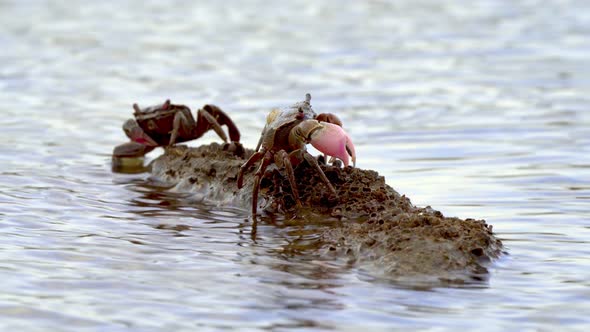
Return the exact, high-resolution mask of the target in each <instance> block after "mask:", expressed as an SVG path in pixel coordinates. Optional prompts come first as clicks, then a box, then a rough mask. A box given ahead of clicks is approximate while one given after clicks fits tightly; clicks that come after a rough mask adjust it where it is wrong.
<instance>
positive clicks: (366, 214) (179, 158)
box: [150, 143, 502, 283]
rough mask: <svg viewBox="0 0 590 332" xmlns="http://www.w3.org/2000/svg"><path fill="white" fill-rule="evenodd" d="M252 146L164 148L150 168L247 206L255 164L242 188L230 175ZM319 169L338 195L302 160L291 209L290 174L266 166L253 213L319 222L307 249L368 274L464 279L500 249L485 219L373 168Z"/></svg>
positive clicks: (178, 183) (177, 183)
mask: <svg viewBox="0 0 590 332" xmlns="http://www.w3.org/2000/svg"><path fill="white" fill-rule="evenodd" d="M252 153H253V151H252V150H248V149H246V150H244V149H243V148H241V146H238V147H236V146H234V145H220V144H216V143H213V144H211V145H204V146H200V147H197V148H188V147H186V146H182V145H180V146H175V147H171V148H167V149H166V151H165V153H164V154H163V155H162V156H160V157H158V158H157V159H156V160H154V161H153V162H152V163H151V165H150V166H151V167H150V169H151V173H152V175H153V176H155V177H156V178H158V179H159V180H161V181H165V182H167V183H170V184H171V185H174V190H177V191H182V192H191V193H194V194H195V195H198V196H199V197H200V198H201V199H203V200H205V201H208V202H212V203H215V204H219V205H231V206H239V207H243V208H244V209H246V210H247V211H250V207H251V200H252V186H253V176H250V175H252V174H253V173H254V171H255V166H256V165H255V166H253V167H252V168H251V169H250V170H249V172H248V174H247V175H246V176H245V179H244V180H245V184H244V187H243V188H242V189H238V188H237V185H236V179H237V176H238V171H239V168H240V166H241V165H242V164H243V163H244V161H245V160H247V158H248V157H249V156H250V155H251V154H252ZM322 169H323V170H324V173H325V174H326V176H327V177H328V179H329V180H330V182H331V183H332V184H333V185H334V188H335V189H336V191H337V196H336V197H334V196H332V195H331V193H330V191H329V190H328V188H327V187H326V186H325V184H324V183H323V182H322V181H321V179H320V177H319V176H318V175H317V174H316V173H315V172H314V170H313V169H312V168H311V167H309V166H308V165H307V164H306V163H302V164H300V165H299V166H297V167H296V168H295V176H296V178H297V182H298V190H299V195H300V199H301V202H302V204H303V209H295V202H294V200H293V196H292V191H291V188H290V186H289V182H288V180H287V179H286V177H285V176H284V174H283V173H282V172H281V171H280V170H278V169H276V168H274V169H273V168H272V167H269V170H268V171H267V174H266V176H265V177H264V179H263V180H262V181H261V186H260V194H259V202H258V204H259V205H258V206H259V207H258V211H259V213H263V214H266V215H270V216H273V215H280V216H286V218H293V217H299V219H301V220H302V221H303V222H305V223H315V224H319V225H322V226H321V227H318V228H317V231H318V234H317V239H318V242H317V245H316V246H314V249H313V250H314V253H313V254H315V255H318V258H320V259H344V260H346V261H347V262H349V263H350V264H351V266H354V267H356V268H359V269H361V270H366V271H368V272H369V275H371V276H373V277H381V276H383V277H386V278H395V279H396V280H407V281H409V282H415V281H417V280H421V281H428V280H430V281H437V282H441V281H442V282H449V283H465V282H472V281H475V282H477V281H481V280H486V278H487V277H488V273H487V268H488V267H489V265H490V263H491V262H492V261H493V260H494V259H495V258H498V257H499V256H500V255H501V253H502V243H501V241H500V240H499V239H497V238H496V237H495V236H494V235H493V232H492V227H491V226H490V225H488V224H487V223H486V222H485V221H484V220H475V219H459V218H452V217H445V216H443V214H442V213H441V212H440V211H436V210H434V209H432V208H431V207H425V208H420V207H416V206H414V205H412V203H411V202H410V199H409V198H407V197H406V196H404V195H400V194H399V193H398V192H396V191H395V190H394V189H393V188H391V187H390V186H389V185H387V184H386V183H385V179H384V178H383V176H380V175H379V174H378V173H377V172H375V171H371V170H363V169H359V168H352V167H346V168H339V167H335V166H331V165H325V164H324V165H322ZM307 254H309V253H307Z"/></svg>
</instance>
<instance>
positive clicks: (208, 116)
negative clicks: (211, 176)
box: [113, 99, 240, 158]
mask: <svg viewBox="0 0 590 332" xmlns="http://www.w3.org/2000/svg"><path fill="white" fill-rule="evenodd" d="M133 109H134V110H135V112H134V113H133V115H134V117H135V119H129V120H127V121H126V122H125V124H124V125H123V131H125V134H126V135H127V137H129V138H130V139H131V142H127V143H124V144H121V145H119V146H117V147H115V149H114V151H113V157H115V158H136V157H143V156H144V155H145V154H147V153H148V152H150V151H152V150H153V149H155V148H156V147H158V146H171V145H174V144H175V143H180V142H186V141H190V140H193V139H197V138H199V137H201V136H203V135H204V134H205V133H206V132H207V131H209V130H211V129H213V130H214V131H215V132H216V133H217V135H219V137H220V138H221V139H222V140H223V141H224V142H225V143H227V141H228V139H227V136H226V134H225V132H224V131H223V129H221V126H223V125H226V126H227V128H228V133H229V138H230V140H231V141H232V142H235V143H239V141H240V131H239V130H238V128H237V127H236V125H235V124H234V122H233V121H232V120H231V118H230V117H229V116H228V115H227V114H225V113H224V112H223V111H222V110H221V109H220V108H219V107H217V106H215V105H209V104H208V105H205V106H203V108H202V109H200V110H198V111H197V112H196V120H195V118H193V116H192V114H191V110H190V108H188V107H187V106H184V105H175V104H171V103H170V100H169V99H168V100H166V101H165V102H164V103H163V104H161V105H156V106H151V107H146V108H143V109H141V108H139V106H138V105H137V104H133Z"/></svg>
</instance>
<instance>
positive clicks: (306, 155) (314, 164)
mask: <svg viewBox="0 0 590 332" xmlns="http://www.w3.org/2000/svg"><path fill="white" fill-rule="evenodd" d="M303 157H304V158H305V160H307V162H308V163H309V164H310V165H311V166H312V167H313V168H315V170H316V171H317V173H318V174H319V175H320V178H322V181H324V183H325V184H326V186H327V187H328V189H329V190H330V191H331V192H332V194H333V195H334V196H337V194H336V189H334V186H332V184H331V183H330V180H328V177H326V174H324V171H322V169H321V168H320V165H319V164H318V161H317V160H316V159H315V158H314V157H313V156H312V155H311V154H310V153H309V152H307V151H303Z"/></svg>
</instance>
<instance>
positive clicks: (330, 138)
mask: <svg viewBox="0 0 590 332" xmlns="http://www.w3.org/2000/svg"><path fill="white" fill-rule="evenodd" d="M305 97H306V98H305V101H303V102H299V103H296V104H295V105H293V106H291V107H289V108H286V109H282V110H273V111H272V112H270V113H269V115H268V116H267V118H266V125H265V126H264V129H263V130H262V135H261V137H260V140H259V142H258V146H257V147H256V152H255V153H254V154H253V155H252V156H251V157H250V159H248V161H246V163H244V164H243V165H242V167H240V171H239V173H238V179H237V182H238V188H242V186H243V179H244V173H245V172H246V171H247V170H248V169H249V168H250V167H251V166H252V165H254V164H255V163H256V162H258V161H260V160H262V162H261V163H260V166H259V167H258V169H257V170H256V173H255V180H254V188H253V191H252V216H253V217H255V216H256V210H257V206H258V190H259V187H260V181H261V179H262V178H263V177H264V174H265V171H266V169H267V168H268V166H269V165H270V164H271V163H273V162H274V163H275V164H276V165H277V166H278V167H279V168H284V169H285V171H286V173H287V177H288V179H289V183H290V185H291V188H292V192H293V198H294V200H295V202H296V204H297V206H298V207H301V201H300V199H299V193H298V191H297V182H296V180H295V175H294V172H293V167H294V166H297V165H298V164H299V163H301V162H303V161H304V160H305V161H307V162H308V163H309V164H310V165H311V166H312V167H314V168H315V169H316V171H317V172H318V174H319V175H320V177H321V178H322V181H323V182H324V183H325V184H326V186H327V187H328V189H329V190H330V192H331V193H332V194H333V195H334V196H336V190H335V189H334V187H333V186H332V184H331V183H330V181H329V180H328V178H327V177H326V175H325V174H324V172H323V171H322V169H321V168H320V166H319V164H318V162H317V160H316V159H315V158H314V157H313V156H312V155H311V154H310V153H309V152H307V150H306V145H307V144H308V143H311V145H312V146H313V147H315V148H316V149H318V150H319V151H320V152H323V153H324V154H326V155H329V156H332V157H336V158H339V159H341V160H342V161H343V162H344V165H345V166H348V163H349V159H348V157H349V155H350V157H352V162H353V165H354V164H355V163H356V153H355V151H354V145H353V144H352V140H351V139H350V137H349V136H348V134H347V133H346V132H345V131H344V130H343V129H342V127H341V126H340V124H341V122H340V120H339V119H338V118H337V117H336V116H335V115H333V114H329V113H322V114H319V115H317V116H316V114H315V112H314V111H313V109H312V108H311V104H310V101H311V95H310V94H309V93H308V94H307V95H306V96H305ZM319 120H322V121H319ZM326 121H332V122H335V123H337V124H334V123H330V122H326Z"/></svg>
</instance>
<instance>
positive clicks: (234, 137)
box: [197, 104, 240, 142]
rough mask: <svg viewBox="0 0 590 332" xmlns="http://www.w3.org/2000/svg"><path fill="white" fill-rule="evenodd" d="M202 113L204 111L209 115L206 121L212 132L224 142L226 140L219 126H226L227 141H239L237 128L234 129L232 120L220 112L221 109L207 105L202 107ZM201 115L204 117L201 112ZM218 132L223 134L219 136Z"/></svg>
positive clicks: (234, 125)
mask: <svg viewBox="0 0 590 332" xmlns="http://www.w3.org/2000/svg"><path fill="white" fill-rule="evenodd" d="M203 111H205V112H207V113H208V114H209V115H211V117H207V121H208V122H209V123H210V124H211V126H212V127H213V130H215V132H216V133H217V134H218V135H219V137H221V138H222V139H223V140H224V141H226V142H227V138H225V139H224V137H225V133H223V131H222V130H221V126H223V125H226V126H227V131H228V133H229V139H230V140H231V141H232V142H239V141H240V131H239V130H238V127H236V124H235V123H234V122H233V121H232V119H231V118H230V117H229V116H228V115H227V114H225V112H224V111H222V110H221V108H219V107H217V106H215V105H210V104H207V105H205V106H203ZM203 115H205V113H204V112H203ZM211 120H215V121H211ZM197 125H198V124H197ZM220 132H221V133H223V134H220Z"/></svg>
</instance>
